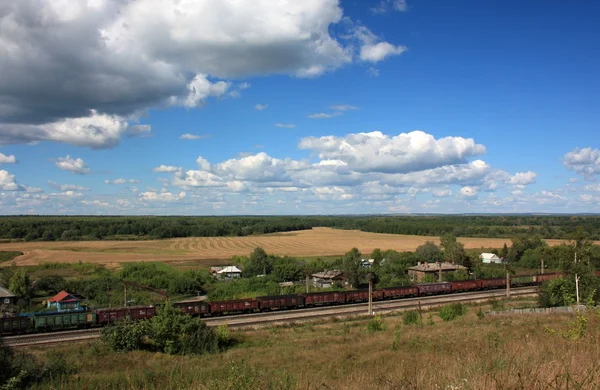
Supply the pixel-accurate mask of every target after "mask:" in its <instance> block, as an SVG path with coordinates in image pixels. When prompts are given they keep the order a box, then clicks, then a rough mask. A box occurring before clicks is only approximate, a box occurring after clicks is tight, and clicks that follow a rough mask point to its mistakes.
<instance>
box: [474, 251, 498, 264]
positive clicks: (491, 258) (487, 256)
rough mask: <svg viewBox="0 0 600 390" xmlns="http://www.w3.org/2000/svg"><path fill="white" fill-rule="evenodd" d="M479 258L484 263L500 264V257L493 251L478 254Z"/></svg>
mask: <svg viewBox="0 0 600 390" xmlns="http://www.w3.org/2000/svg"><path fill="white" fill-rule="evenodd" d="M479 258H480V259H481V261H482V262H483V263H486V264H492V263H494V264H502V259H501V258H499V257H498V255H496V254H493V253H482V254H481V255H479Z"/></svg>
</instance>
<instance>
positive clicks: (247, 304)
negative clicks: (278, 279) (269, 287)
mask: <svg viewBox="0 0 600 390" xmlns="http://www.w3.org/2000/svg"><path fill="white" fill-rule="evenodd" d="M208 304H209V305H210V312H211V313H212V314H225V313H239V312H241V313H245V312H251V311H255V310H258V301H257V300H256V299H236V300H231V301H214V302H209V303H208Z"/></svg>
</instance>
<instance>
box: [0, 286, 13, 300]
mask: <svg viewBox="0 0 600 390" xmlns="http://www.w3.org/2000/svg"><path fill="white" fill-rule="evenodd" d="M15 297H16V295H15V294H13V293H12V292H10V291H8V290H7V289H5V288H4V287H1V286H0V298H15Z"/></svg>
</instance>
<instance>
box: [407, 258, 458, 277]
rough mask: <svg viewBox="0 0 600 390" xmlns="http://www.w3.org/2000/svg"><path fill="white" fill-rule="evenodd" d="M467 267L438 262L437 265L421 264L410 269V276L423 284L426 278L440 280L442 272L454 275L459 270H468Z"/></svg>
mask: <svg viewBox="0 0 600 390" xmlns="http://www.w3.org/2000/svg"><path fill="white" fill-rule="evenodd" d="M466 269H467V267H463V266H462V265H458V264H452V263H447V262H443V263H442V262H436V263H428V262H424V263H421V262H420V261H419V263H418V264H417V265H415V266H413V267H408V276H409V277H410V278H411V279H412V280H416V281H418V282H421V281H422V280H423V279H425V276H427V275H431V276H433V277H434V278H436V279H438V278H439V274H440V271H441V272H442V275H443V274H447V273H452V272H455V271H458V270H466Z"/></svg>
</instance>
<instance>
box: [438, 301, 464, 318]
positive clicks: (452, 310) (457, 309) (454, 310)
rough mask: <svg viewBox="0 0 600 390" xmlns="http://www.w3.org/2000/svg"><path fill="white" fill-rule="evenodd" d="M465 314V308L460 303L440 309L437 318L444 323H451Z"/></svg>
mask: <svg viewBox="0 0 600 390" xmlns="http://www.w3.org/2000/svg"><path fill="white" fill-rule="evenodd" d="M465 314H467V306H465V305H463V304H462V303H452V304H450V305H446V306H444V307H442V308H441V310H440V311H439V314H438V315H439V316H440V318H441V319H442V320H444V321H452V320H454V319H456V318H458V317H460V316H464V315H465Z"/></svg>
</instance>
